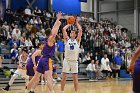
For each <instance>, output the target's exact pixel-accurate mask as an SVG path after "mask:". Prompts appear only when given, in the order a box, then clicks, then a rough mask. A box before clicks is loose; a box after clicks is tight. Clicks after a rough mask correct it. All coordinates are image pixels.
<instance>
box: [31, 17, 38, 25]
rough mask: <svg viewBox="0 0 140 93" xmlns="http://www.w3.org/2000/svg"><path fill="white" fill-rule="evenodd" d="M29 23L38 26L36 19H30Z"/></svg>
mask: <svg viewBox="0 0 140 93" xmlns="http://www.w3.org/2000/svg"><path fill="white" fill-rule="evenodd" d="M30 23H31V24H32V25H33V24H38V22H37V19H36V18H35V17H33V18H32V19H30Z"/></svg>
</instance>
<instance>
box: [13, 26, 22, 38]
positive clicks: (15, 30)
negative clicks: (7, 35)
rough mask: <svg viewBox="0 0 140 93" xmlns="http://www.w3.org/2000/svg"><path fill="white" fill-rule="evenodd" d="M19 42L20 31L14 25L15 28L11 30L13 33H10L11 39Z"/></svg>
mask: <svg viewBox="0 0 140 93" xmlns="http://www.w3.org/2000/svg"><path fill="white" fill-rule="evenodd" d="M15 36H16V38H17V39H18V40H19V39H20V37H21V31H20V29H19V28H18V26H17V25H15V28H14V29H13V32H12V37H15Z"/></svg>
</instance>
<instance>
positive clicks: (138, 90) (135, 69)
mask: <svg viewBox="0 0 140 93" xmlns="http://www.w3.org/2000/svg"><path fill="white" fill-rule="evenodd" d="M128 70H129V71H130V72H131V73H132V74H133V92H134V93H140V47H139V48H138V49H137V50H136V52H135V53H134V55H133V57H132V59H131V64H130V67H129V68H128Z"/></svg>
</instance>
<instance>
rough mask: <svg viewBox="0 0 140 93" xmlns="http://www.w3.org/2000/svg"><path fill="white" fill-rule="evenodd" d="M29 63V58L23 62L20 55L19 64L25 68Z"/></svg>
mask: <svg viewBox="0 0 140 93" xmlns="http://www.w3.org/2000/svg"><path fill="white" fill-rule="evenodd" d="M27 61H28V56H27V58H26V60H25V61H24V60H22V55H20V57H19V62H20V64H21V66H22V67H25V66H26V64H27Z"/></svg>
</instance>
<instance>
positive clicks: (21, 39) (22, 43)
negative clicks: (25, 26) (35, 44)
mask: <svg viewBox="0 0 140 93" xmlns="http://www.w3.org/2000/svg"><path fill="white" fill-rule="evenodd" d="M25 41H26V33H25V32H23V33H22V36H21V38H20V46H21V45H23V46H24V45H25Z"/></svg>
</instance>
